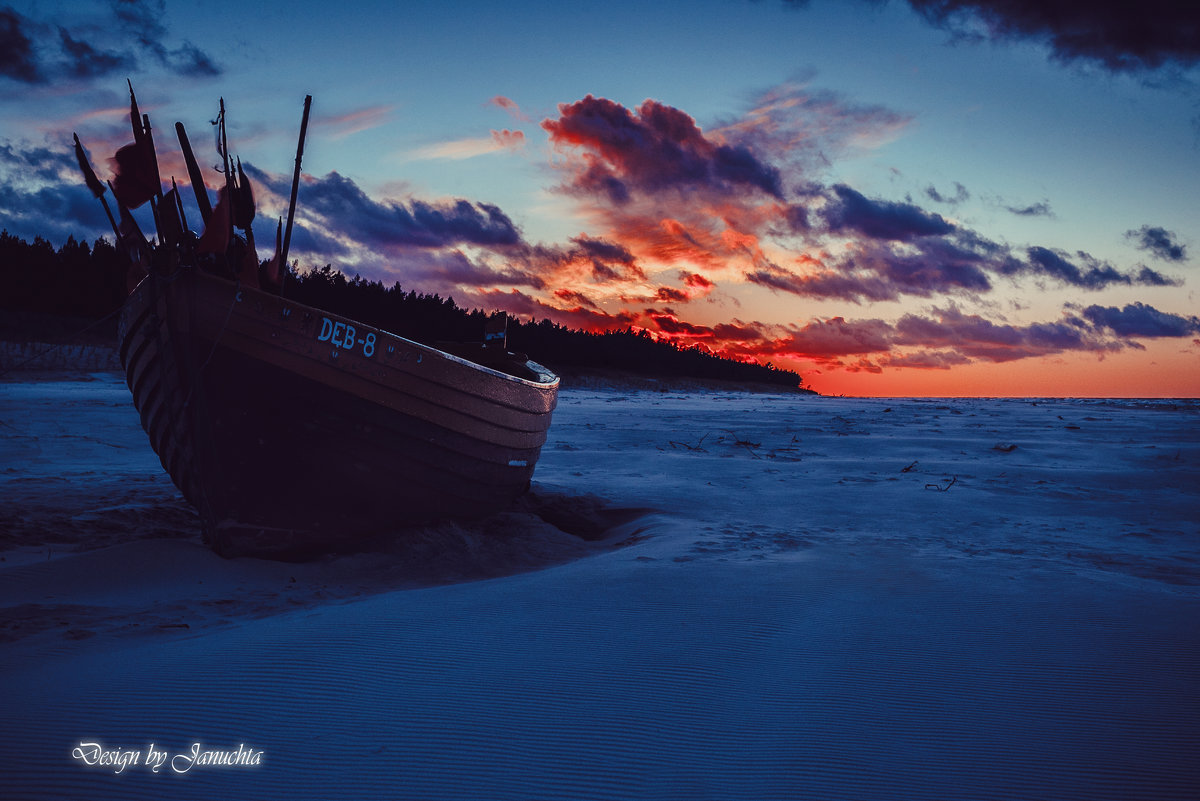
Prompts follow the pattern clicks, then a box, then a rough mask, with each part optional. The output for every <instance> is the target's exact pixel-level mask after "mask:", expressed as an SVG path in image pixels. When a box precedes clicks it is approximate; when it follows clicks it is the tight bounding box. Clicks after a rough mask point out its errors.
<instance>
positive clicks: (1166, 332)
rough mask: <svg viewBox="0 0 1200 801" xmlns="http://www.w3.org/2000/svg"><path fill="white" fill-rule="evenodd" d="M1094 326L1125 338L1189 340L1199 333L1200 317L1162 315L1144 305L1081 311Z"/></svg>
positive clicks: (1137, 304) (1135, 304)
mask: <svg viewBox="0 0 1200 801" xmlns="http://www.w3.org/2000/svg"><path fill="white" fill-rule="evenodd" d="M1082 314H1083V316H1084V317H1085V318H1087V320H1088V321H1089V322H1091V323H1092V324H1093V325H1095V326H1097V327H1101V328H1107V329H1109V330H1111V331H1112V332H1113V333H1114V334H1116V335H1117V336H1122V337H1148V338H1155V337H1186V336H1191V335H1192V334H1200V318H1198V317H1195V316H1192V317H1184V316H1182V315H1178V314H1170V313H1168V312H1162V311H1159V310H1158V309H1156V308H1154V307H1153V306H1147V305H1146V304H1144V303H1130V304H1128V305H1127V306H1125V307H1124V308H1121V309H1118V308H1117V307H1116V306H1088V307H1087V308H1086V309H1084V310H1083V312H1082Z"/></svg>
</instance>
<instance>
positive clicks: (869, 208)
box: [823, 184, 954, 242]
mask: <svg viewBox="0 0 1200 801" xmlns="http://www.w3.org/2000/svg"><path fill="white" fill-rule="evenodd" d="M823 215H824V217H825V223H826V225H828V227H829V230H830V231H831V232H833V233H841V232H844V231H857V232H858V233H860V234H863V235H864V236H869V237H872V238H875V239H891V240H895V241H898V242H911V241H913V240H915V239H918V238H920V237H925V236H939V235H941V234H948V233H950V232H951V231H953V230H954V226H953V225H951V224H950V223H949V222H947V221H946V220H945V219H943V218H942V216H941V215H939V214H932V213H930V212H927V211H925V210H923V209H921V208H919V207H918V206H915V205H913V204H912V203H894V202H891V201H887V200H870V199H869V198H867V197H866V196H865V195H863V194H861V193H860V192H856V191H855V190H853V189H851V188H850V187H848V186H846V185H845V184H837V185H836V186H834V187H833V196H832V197H830V198H829V203H828V205H827V206H826V207H825V209H824V211H823Z"/></svg>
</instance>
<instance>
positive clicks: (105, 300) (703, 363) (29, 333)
mask: <svg viewBox="0 0 1200 801" xmlns="http://www.w3.org/2000/svg"><path fill="white" fill-rule="evenodd" d="M127 267H128V262H127V261H126V260H125V258H124V256H123V255H122V254H121V253H119V252H118V251H117V249H116V248H115V247H114V246H113V245H112V244H111V243H110V242H109V241H108V240H106V239H103V238H101V239H97V240H96V242H95V244H94V245H92V246H91V247H89V246H88V245H87V243H86V242H79V241H76V240H75V239H74V237H71V238H69V239H68V240H67V242H66V243H65V244H64V245H62V246H61V247H60V248H58V249H57V250H55V248H54V246H53V245H52V244H51V243H49V242H48V241H46V240H45V239H42V238H41V237H36V238H35V239H34V240H33V242H32V243H29V242H25V241H24V240H23V239H21V238H19V237H16V236H13V235H12V234H9V233H8V231H4V232H3V233H0V310H4V311H5V312H15V313H26V314H28V313H32V314H33V315H35V317H36V316H37V315H42V316H45V317H50V316H70V317H76V318H80V319H86V320H98V319H101V318H104V317H106V316H111V318H110V319H108V320H106V321H105V322H104V324H102V325H101V326H99V327H98V330H99V331H100V333H101V335H103V336H108V337H109V339H110V340H115V339H116V315H115V314H114V312H115V311H116V310H117V309H119V308H120V306H121V304H122V302H123V301H124V300H125V296H126V285H125V278H126V271H127ZM283 294H284V295H285V296H286V297H288V298H290V299H292V300H295V301H297V302H299V303H303V304H305V305H309V306H315V307H317V308H320V309H325V310H328V311H331V312H334V313H335V314H340V315H342V316H345V317H350V318H352V319H355V320H359V321H362V322H364V323H367V324H368V325H373V326H375V327H377V328H382V329H384V330H387V331H391V332H392V333H395V334H399V335H400V336H402V337H406V338H408V339H413V340H417V341H419V342H424V343H426V344H434V345H436V343H437V342H448V341H460V342H462V341H481V340H482V338H483V328H484V322H485V320H486V319H487V318H488V316H489V315H488V313H486V312H484V311H482V310H479V309H474V310H470V311H468V310H466V309H463V308H460V307H459V306H458V305H457V304H456V303H455V302H454V299H453V298H451V297H446V298H443V297H441V296H439V295H436V294H434V295H428V294H424V293H420V292H417V291H415V290H411V289H410V290H407V291H406V290H405V289H404V288H403V287H401V285H400V283H399V282H396V283H395V284H393V285H392V286H390V287H386V286H384V284H383V283H382V282H380V281H369V280H367V279H365V278H362V277H360V276H357V275H356V276H354V277H353V278H347V277H346V275H344V274H343V273H342V272H341V271H339V270H337V269H335V268H334V267H333V266H332V265H328V264H327V265H325V266H324V267H321V268H319V269H315V270H308V271H303V272H299V271H296V270H294V269H292V268H291V267H289V268H288V269H287V274H286V276H285V278H284V291H283ZM23 324H24V326H25V328H26V329H27V330H25V331H24V332H23V333H24V335H25V336H26V337H31V338H36V337H37V336H39V335H44V334H45V332H44V331H37V330H28V329H30V328H37V327H39V326H43V327H44V326H45V325H46V323H45V321H44V319H43V318H37V319H33V318H29V317H25V318H24V320H23ZM9 335H10V336H11V332H10V333H9ZM508 346H509V349H510V350H514V351H520V352H524V353H528V354H530V355H531V356H532V357H533V358H534V359H535V360H536V361H539V362H541V363H543V364H545V365H547V366H548V367H551V368H552V369H557V370H573V371H579V372H587V371H589V370H602V371H616V372H623V373H631V374H634V375H638V376H645V377H653V378H693V379H718V380H725V381H734V382H740V383H757V384H770V385H774V386H778V387H780V388H781V389H795V388H797V387H799V386H800V385H801V384H802V382H803V379H802V378H801V376H800V375H799V374H798V373H796V372H793V371H791V370H782V369H779V368H776V367H774V366H773V365H770V364H767V365H761V364H754V363H747V362H739V361H735V360H733V359H728V358H724V357H721V356H718V355H716V354H713V353H711V352H709V351H708V350H706V349H705V348H703V347H699V346H694V347H682V346H679V345H676V344H674V343H672V342H669V341H666V340H658V339H655V338H654V337H653V336H651V335H650V333H649V332H647V331H645V330H644V329H634V328H632V327H627V328H625V329H622V330H619V331H607V332H590V331H581V330H578V329H573V328H568V327H566V326H563V325H560V324H558V323H554V322H551V321H550V320H546V319H543V320H540V321H532V320H530V321H520V320H516V319H510V320H509V324H508Z"/></svg>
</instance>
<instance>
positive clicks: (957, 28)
mask: <svg viewBox="0 0 1200 801" xmlns="http://www.w3.org/2000/svg"><path fill="white" fill-rule="evenodd" d="M908 2H909V4H910V5H911V6H912V7H913V8H914V9H915V10H916V11H917V12H918V13H919V14H921V15H922V16H923V17H925V18H926V19H927V20H928V21H930V22H931V23H933V24H934V25H937V26H939V27H942V28H945V29H947V30H950V31H951V32H953V33H954V34H956V35H958V36H960V37H965V38H976V39H977V38H988V39H992V40H996V41H1002V40H1018V39H1033V40H1037V41H1044V42H1046V43H1047V44H1048V45H1049V46H1050V48H1051V51H1052V52H1053V53H1054V55H1055V56H1056V57H1057V58H1058V59H1060V60H1062V61H1090V62H1095V63H1098V64H1101V65H1102V66H1104V67H1105V68H1107V69H1109V70H1112V71H1144V70H1155V69H1158V68H1160V67H1163V66H1166V65H1178V66H1181V67H1190V66H1194V65H1195V64H1197V63H1200V5H1197V4H1196V3H1194V2H1186V0H1185V1H1184V2H1180V0H1142V2H1137V3H1132V2H1125V1H1124V0H1093V1H1092V2H1078V0H908Z"/></svg>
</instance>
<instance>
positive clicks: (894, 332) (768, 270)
mask: <svg viewBox="0 0 1200 801" xmlns="http://www.w3.org/2000/svg"><path fill="white" fill-rule="evenodd" d="M1045 5H1046V6H1047V7H1050V8H1053V7H1054V6H1056V5H1058V4H1056V3H1048V4H1045ZM1062 6H1063V8H1066V9H1071V11H1070V13H1067V14H1066V15H1065V17H1059V19H1064V18H1065V19H1067V20H1068V21H1069V22H1070V25H1069V26H1062V25H1060V26H1058V27H1054V26H1050V25H1049V24H1048V23H1046V21H1045V20H1043V19H1040V18H1038V17H1026V16H1020V15H1019V14H1020V13H1022V12H1021V8H1022V7H1023V4H1017V3H1009V2H964V3H954V2H950V3H945V2H942V3H927V2H920V1H919V0H913V2H912V3H911V4H910V3H907V2H900V1H899V0H893V2H884V3H879V2H874V3H872V2H865V1H864V2H845V3H839V2H832V1H831V0H829V1H827V0H813V1H812V2H810V3H807V4H797V3H784V2H779V1H778V0H761V2H749V1H748V0H747V1H743V0H719V1H716V2H692V3H675V2H664V3H659V4H644V3H633V2H629V3H624V2H606V3H571V4H563V3H519V4H508V5H503V6H499V5H496V4H485V3H447V4H442V5H436V4H400V5H392V4H379V5H373V4H372V5H363V4H344V7H335V6H333V5H331V4H329V3H309V2H299V3H288V4H276V3H268V4H266V5H263V6H255V8H254V11H253V12H252V13H245V7H244V6H243V5H241V4H236V3H228V2H203V3H187V4H184V3H178V4H176V3H162V2H154V1H153V0H136V1H135V2H125V1H123V0H117V2H113V3H104V2H98V3H67V2H58V3H47V2H35V3H30V2H24V3H22V2H16V3H12V4H11V5H9V6H0V39H2V40H3V42H4V43H6V44H7V45H8V47H7V52H8V53H9V54H10V55H8V56H6V57H4V58H3V59H0V148H4V150H3V151H0V152H2V153H3V157H2V158H0V191H3V193H4V198H5V201H4V203H0V225H2V226H3V227H5V228H7V229H8V230H9V231H10V232H12V233H16V234H19V235H22V236H26V237H32V236H34V235H37V234H41V235H43V236H45V237H47V238H49V239H51V240H52V241H61V239H62V238H64V237H65V236H66V235H67V233H73V234H74V235H75V236H77V237H83V238H88V239H92V238H95V237H96V236H101V235H103V234H104V233H105V225H106V223H105V221H104V218H103V215H102V213H101V212H100V210H99V206H98V205H93V206H91V207H90V208H91V210H90V211H88V210H87V209H88V208H89V207H88V206H87V205H86V204H85V203H84V202H83V201H84V200H87V199H90V198H89V196H88V195H87V194H86V190H82V182H81V181H78V180H77V179H76V178H75V176H74V175H73V174H72V170H73V166H72V165H73V160H72V158H71V156H70V137H71V132H72V131H78V133H79V135H80V137H81V139H82V140H83V141H84V143H85V145H87V147H88V148H89V150H90V152H91V157H92V161H93V163H94V164H95V165H96V166H97V169H98V171H99V172H100V173H101V175H102V176H103V175H104V174H105V172H106V170H108V169H109V168H108V166H107V165H108V162H107V159H108V157H109V156H110V155H111V153H112V151H113V150H115V148H116V147H119V146H120V145H121V144H123V143H124V142H125V141H128V140H129V139H130V138H131V135H130V133H129V126H128V116H127V109H128V97H127V92H126V88H125V79H126V78H130V79H132V80H133V83H134V87H135V89H136V91H137V92H138V100H139V103H140V104H141V108H142V110H143V111H145V112H147V113H148V114H149V115H150V117H151V122H152V124H153V125H154V128H155V130H156V132H157V141H158V146H159V150H160V157H159V158H160V162H161V163H162V164H163V171H164V176H163V177H164V179H167V180H169V176H168V175H166V174H165V173H166V172H167V170H168V169H172V168H173V167H174V169H175V171H174V172H173V174H175V175H176V177H177V178H179V179H183V178H184V177H185V176H184V175H183V173H182V170H181V169H178V168H177V167H176V166H175V165H176V162H175V161H173V160H172V159H173V158H174V156H172V155H171V154H168V153H166V152H165V151H167V150H169V149H170V145H172V144H173V139H174V137H173V136H171V130H170V129H171V126H172V124H173V123H174V122H175V121H176V120H182V121H183V122H184V123H185V125H187V127H188V129H189V132H190V133H191V137H192V140H193V145H194V146H195V147H196V150H197V152H198V153H199V154H200V155H201V160H202V161H204V160H205V159H206V158H207V159H208V160H209V161H215V158H216V156H215V153H214V152H213V150H212V148H211V145H210V141H211V135H210V133H209V128H210V126H209V125H208V121H209V120H210V119H212V118H213V117H214V116H215V114H216V104H217V98H218V97H222V96H223V97H224V98H225V101H226V105H227V107H228V109H229V135H230V141H231V149H232V150H233V151H234V152H235V153H238V154H240V156H241V158H242V160H243V161H244V162H246V163H247V164H249V165H251V166H252V167H253V172H251V175H252V177H254V179H255V180H256V186H255V188H256V191H257V194H258V198H259V218H258V221H259V225H261V226H262V230H259V231H256V233H257V234H258V239H259V241H260V242H266V241H270V239H271V236H272V234H273V231H272V230H271V221H272V220H273V219H274V218H275V217H276V216H278V215H280V214H282V213H284V210H285V207H284V205H283V198H284V196H285V195H286V183H287V180H288V179H289V178H290V171H291V162H292V151H293V148H294V146H295V136H296V133H297V131H298V125H299V116H300V110H301V106H302V101H303V97H304V95H305V94H311V95H313V96H314V104H313V121H312V125H311V129H310V138H309V142H308V144H307V146H306V152H305V162H304V166H305V171H306V173H307V174H308V175H309V176H310V179H309V181H308V182H307V183H306V184H305V185H304V186H302V188H301V194H300V205H301V209H302V216H301V218H300V225H301V226H302V227H301V232H300V233H299V234H298V236H297V240H296V245H295V246H294V248H293V254H292V255H293V257H295V258H297V259H299V261H300V263H301V265H319V264H324V263H327V262H332V263H334V264H335V265H340V266H343V267H344V268H345V269H347V270H348V271H350V272H354V271H358V272H361V273H362V274H363V275H364V276H367V277H371V278H380V279H382V280H385V281H387V282H388V283H390V282H392V281H395V280H399V281H400V282H401V283H402V284H403V285H405V286H406V287H410V288H414V289H419V290H425V291H436V292H440V293H442V294H443V295H445V294H452V295H453V296H454V297H455V298H456V299H458V300H459V301H460V303H463V304H464V305H479V306H485V307H488V308H507V309H508V310H509V311H511V312H514V313H521V314H529V315H533V316H536V317H550V318H551V319H555V320H556V321H559V322H563V323H564V324H568V325H579V326H584V327H589V328H595V329H603V328H614V327H624V326H626V325H633V326H636V327H644V328H646V329H648V330H650V331H651V332H652V333H654V334H655V335H658V336H663V337H668V338H672V339H675V340H677V341H680V342H685V343H688V344H692V343H697V344H701V345H703V346H705V347H710V348H712V349H713V350H717V351H720V352H723V353H727V354H729V355H733V356H736V357H739V358H756V359H760V360H766V359H770V360H772V361H774V362H776V363H779V364H783V365H786V366H788V367H791V368H794V369H797V370H799V371H801V372H802V373H803V374H804V375H805V376H806V379H807V380H808V381H809V383H810V384H811V385H813V386H815V387H817V388H818V389H821V390H823V391H834V392H847V393H855V394H1055V395H1074V394H1079V395H1126V394H1167V395H1180V394H1186V395H1196V394H1198V393H1200V369H1198V368H1200V344H1198V343H1197V339H1198V338H1200V320H1197V318H1196V316H1195V315H1196V310H1197V307H1198V306H1200V304H1198V303H1197V297H1196V294H1195V292H1196V289H1195V286H1196V283H1197V281H1200V276H1197V275H1196V272H1197V270H1196V254H1197V253H1198V252H1200V250H1198V249H1200V200H1198V198H1197V193H1196V191H1195V185H1196V181H1197V176H1200V169H1198V168H1200V84H1198V82H1197V79H1198V78H1200V70H1198V69H1197V60H1198V59H1200V32H1198V29H1197V12H1195V11H1187V10H1178V9H1173V6H1171V5H1163V6H1162V7H1161V8H1159V7H1158V6H1159V4H1158V3H1157V2H1151V3H1141V4H1137V5H1134V4H1123V3H1107V4H1106V3H1097V4H1090V5H1087V6H1084V5H1081V4H1069V3H1064V4H1062ZM1077 7H1078V8H1077ZM955 9H957V10H956V11H955ZM1014 9H1016V10H1014ZM1129 9H1140V11H1136V12H1131V11H1129ZM1130 14H1132V16H1130ZM1072 15H1074V16H1072ZM1129 19H1149V20H1152V21H1155V22H1156V23H1158V24H1157V26H1155V25H1151V26H1149V27H1148V28H1147V29H1145V30H1141V28H1139V27H1137V26H1134V25H1133V24H1132V23H1130V22H1129ZM1189 26H1190V27H1189ZM1098 33H1099V34H1104V35H1103V36H1097V35H1094V34H1098ZM1055 37H1057V38H1055ZM1097 42H1100V44H1097ZM646 101H651V104H650V105H643V104H644V103H645V102H646ZM664 126H665V127H664ZM55 154H57V156H56V155H55ZM56 159H57V160H56ZM72 182H74V183H72ZM181 182H182V180H181ZM214 186H215V182H214V183H210V188H211V187H214ZM614 188H615V189H614ZM81 190H82V196H81V194H80V193H81ZM138 213H139V214H142V213H144V212H143V211H139V212H138ZM147 227H148V226H147ZM416 229H420V230H419V231H416ZM415 231H416V233H414V232H415ZM418 234H419V235H418ZM110 235H111V234H110ZM260 255H263V256H264V257H265V256H266V255H269V254H260ZM1131 384H1132V386H1131Z"/></svg>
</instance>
